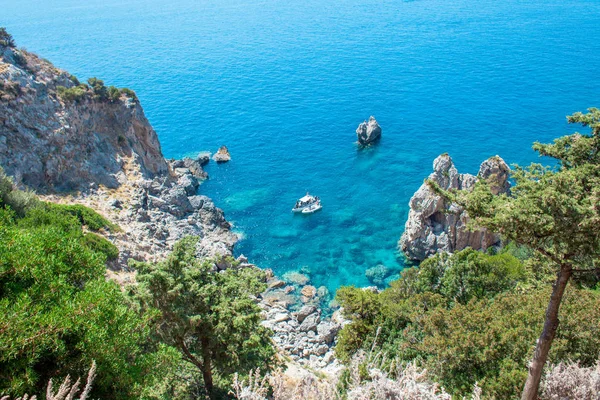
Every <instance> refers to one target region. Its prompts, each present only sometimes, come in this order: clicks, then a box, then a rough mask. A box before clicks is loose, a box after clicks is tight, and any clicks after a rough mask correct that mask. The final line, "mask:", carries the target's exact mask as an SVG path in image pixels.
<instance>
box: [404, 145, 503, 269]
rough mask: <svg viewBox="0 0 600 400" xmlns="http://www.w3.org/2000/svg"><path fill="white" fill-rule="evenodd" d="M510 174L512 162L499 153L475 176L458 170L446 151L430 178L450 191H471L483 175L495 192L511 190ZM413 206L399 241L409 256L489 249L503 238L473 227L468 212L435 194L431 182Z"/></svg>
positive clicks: (417, 197) (414, 201) (417, 258)
mask: <svg viewBox="0 0 600 400" xmlns="http://www.w3.org/2000/svg"><path fill="white" fill-rule="evenodd" d="M508 174H509V167H508V165H506V163H505V162H504V160H502V158H500V157H498V156H496V157H491V158H489V159H488V160H486V161H484V162H483V163H482V164H481V167H480V168H479V173H478V175H477V177H475V176H473V175H470V174H460V173H458V171H457V170H456V167H455V166H454V163H453V162H452V158H450V156H449V155H447V154H442V155H441V156H439V157H437V158H436V159H435V160H434V161H433V173H432V174H431V175H429V179H430V180H432V181H434V182H436V183H437V184H438V185H439V186H440V187H441V188H443V189H446V190H450V189H455V190H471V189H472V188H473V185H475V182H477V179H478V177H479V178H483V179H487V180H488V181H489V182H490V184H491V187H492V191H493V192H494V193H495V194H500V193H507V192H508V191H509V188H510V184H509V182H508ZM409 205H410V211H409V214H408V220H407V221H406V226H405V231H404V234H403V235H402V237H401V238H400V242H399V245H400V248H401V249H402V251H404V253H405V254H406V256H407V257H408V258H409V259H412V260H418V261H422V260H424V259H426V258H427V257H429V256H431V255H433V254H435V253H437V252H440V251H445V252H454V251H458V250H462V249H464V248H466V247H471V248H473V249H476V250H485V249H487V248H488V247H490V246H493V245H496V244H498V242H499V240H500V238H499V237H498V236H497V235H495V234H494V233H492V232H489V231H487V230H485V229H477V230H470V229H469V228H468V223H469V216H468V214H467V213H466V211H464V210H463V209H462V208H460V207H459V206H458V205H456V204H453V203H451V202H449V201H447V200H446V199H444V198H443V197H442V196H440V195H438V194H437V193H435V192H434V191H433V190H432V189H431V187H430V186H429V185H428V184H427V183H423V185H421V187H420V188H419V190H417V192H416V193H415V194H414V195H413V197H412V198H411V199H410V203H409Z"/></svg>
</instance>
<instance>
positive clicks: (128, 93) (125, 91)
mask: <svg viewBox="0 0 600 400" xmlns="http://www.w3.org/2000/svg"><path fill="white" fill-rule="evenodd" d="M121 93H122V94H124V95H125V96H127V97H129V98H130V99H132V100H134V101H137V99H138V98H137V95H136V94H135V92H134V91H133V90H131V89H128V88H122V89H121Z"/></svg>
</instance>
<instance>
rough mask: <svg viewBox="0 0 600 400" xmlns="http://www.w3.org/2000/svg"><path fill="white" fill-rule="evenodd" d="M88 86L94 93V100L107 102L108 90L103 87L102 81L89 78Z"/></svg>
mask: <svg viewBox="0 0 600 400" xmlns="http://www.w3.org/2000/svg"><path fill="white" fill-rule="evenodd" d="M88 84H89V85H90V87H91V88H92V91H93V93H94V99H95V100H100V101H106V100H108V90H107V88H106V86H104V81H103V80H101V79H98V78H90V79H88Z"/></svg>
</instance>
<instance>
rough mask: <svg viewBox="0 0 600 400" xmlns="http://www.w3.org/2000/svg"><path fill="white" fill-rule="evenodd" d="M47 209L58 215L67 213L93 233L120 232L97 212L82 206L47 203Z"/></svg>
mask: <svg viewBox="0 0 600 400" xmlns="http://www.w3.org/2000/svg"><path fill="white" fill-rule="evenodd" d="M46 207H48V208H50V209H51V210H53V211H54V212H57V213H67V214H71V215H73V216H75V217H76V218H77V219H78V220H79V222H80V223H81V225H85V226H87V227H88V229H90V230H92V231H99V230H101V229H106V230H108V231H117V230H119V228H118V226H116V225H115V224H113V223H111V222H110V221H109V220H107V219H106V218H104V217H103V216H102V215H100V214H98V213H97V212H96V211H94V210H92V209H91V208H89V207H86V206H83V205H81V204H69V205H66V204H53V203H47V204H46Z"/></svg>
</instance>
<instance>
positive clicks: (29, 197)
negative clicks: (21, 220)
mask: <svg viewBox="0 0 600 400" xmlns="http://www.w3.org/2000/svg"><path fill="white" fill-rule="evenodd" d="M38 204H39V200H38V199H37V196H36V195H35V194H34V193H33V192H31V191H21V190H18V189H17V188H16V187H15V185H14V184H13V181H12V179H11V178H10V177H8V176H7V175H6V174H5V173H4V170H3V169H2V168H1V167H0V206H8V207H10V208H11V209H12V210H14V211H15V212H16V213H17V215H19V216H23V215H25V213H26V212H27V210H29V209H31V208H33V207H35V206H37V205H38Z"/></svg>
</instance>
